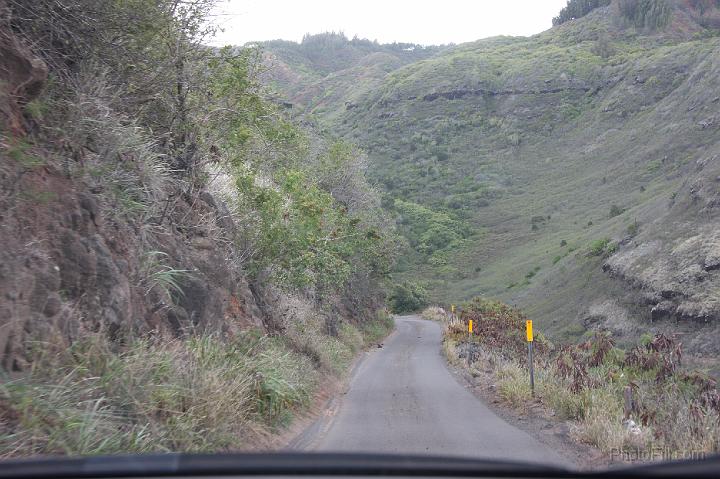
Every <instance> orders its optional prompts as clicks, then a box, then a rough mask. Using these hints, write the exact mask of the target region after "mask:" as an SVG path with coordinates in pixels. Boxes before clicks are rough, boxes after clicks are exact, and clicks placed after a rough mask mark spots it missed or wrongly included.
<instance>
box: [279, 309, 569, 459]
mask: <svg viewBox="0 0 720 479" xmlns="http://www.w3.org/2000/svg"><path fill="white" fill-rule="evenodd" d="M396 325H397V330H396V331H395V333H393V334H392V335H391V336H390V337H389V338H388V340H387V342H386V343H385V344H384V347H383V348H382V349H378V350H374V351H371V352H370V353H369V355H368V357H367V358H365V360H364V361H363V362H362V363H361V364H360V365H359V367H358V368H357V370H356V371H355V373H354V375H353V378H352V380H351V383H350V387H349V390H348V392H347V394H346V395H345V396H344V397H343V398H342V399H340V400H339V401H337V402H336V403H335V404H334V405H332V406H331V408H330V410H329V411H328V414H327V415H326V416H325V417H324V418H323V419H321V420H319V421H318V422H316V423H315V424H314V425H313V426H311V427H310V428H309V429H308V430H306V431H305V432H304V433H303V434H302V435H301V436H300V437H299V438H297V439H296V440H295V441H294V443H293V444H291V447H294V448H302V449H317V450H324V451H352V452H381V453H416V454H436V455H454V456H472V457H480V458H487V459H501V460H521V461H533V462H543V463H552V464H556V465H569V464H568V461H566V460H564V459H563V458H561V457H560V456H559V455H558V454H557V453H556V452H555V451H553V450H551V449H550V448H549V447H547V446H544V445H543V444H541V443H540V442H538V441H537V440H536V439H534V438H533V437H531V436H530V435H528V434H527V433H525V432H523V431H521V430H519V429H517V428H516V427H514V426H512V425H510V424H508V423H507V422H505V421H503V420H502V419H501V418H499V417H498V416H497V415H495V414H494V413H493V412H492V411H490V410H489V409H488V408H487V406H485V405H484V404H483V403H482V402H481V401H479V400H478V399H477V398H475V396H473V395H472V393H471V392H470V391H468V390H467V389H465V388H464V387H463V386H461V385H460V384H459V383H458V382H457V380H456V379H455V378H454V377H453V376H452V375H451V373H450V371H449V370H448V369H447V366H446V364H445V360H444V359H443V357H442V352H441V336H442V334H441V328H440V325H439V324H438V323H434V322H431V321H425V320H422V319H419V318H418V317H417V316H404V317H400V318H398V319H397V320H396Z"/></svg>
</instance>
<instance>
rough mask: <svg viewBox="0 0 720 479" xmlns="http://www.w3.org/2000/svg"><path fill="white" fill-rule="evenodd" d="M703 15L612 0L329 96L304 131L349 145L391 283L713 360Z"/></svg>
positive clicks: (713, 58)
mask: <svg viewBox="0 0 720 479" xmlns="http://www.w3.org/2000/svg"><path fill="white" fill-rule="evenodd" d="M600 3H603V2H600ZM717 15H718V11H717V8H716V6H715V4H714V3H712V2H710V3H708V2H704V3H703V2H699V3H698V2H633V1H615V2H612V3H611V4H610V5H608V6H604V7H602V6H601V7H600V8H596V9H593V10H591V11H588V12H586V14H585V15H584V16H582V18H577V19H575V20H569V21H565V22H561V24H560V25H558V26H556V27H554V28H552V29H550V30H548V31H546V32H544V33H541V34H539V35H536V36H533V37H530V38H507V37H499V38H491V39H486V40H480V41H478V42H474V43H469V44H463V45H459V46H457V47H454V48H452V49H450V50H448V51H444V52H442V53H440V54H438V55H436V56H434V57H432V58H428V59H424V60H421V61H418V62H415V63H412V64H409V65H407V66H404V67H402V68H399V69H397V70H394V71H392V72H390V73H389V74H388V75H387V76H386V77H385V78H384V79H383V80H382V85H381V86H380V87H376V88H373V89H372V90H371V91H367V92H366V93H363V94H362V96H361V98H357V97H356V98H354V99H353V101H352V104H353V107H352V108H351V109H348V108H346V107H344V106H343V105H344V100H343V98H338V99H337V100H334V101H333V102H332V103H331V104H329V105H328V107H327V110H328V113H326V114H325V115H319V121H320V122H321V124H323V125H324V126H326V127H328V128H331V129H333V130H334V131H337V132H339V133H341V134H343V135H344V136H346V137H347V138H350V139H352V140H353V141H356V142H358V143H359V144H360V145H361V146H362V147H364V148H365V150H366V151H367V153H368V155H369V157H370V160H371V163H372V165H373V168H372V170H371V171H372V175H373V178H374V179H375V180H376V181H377V182H378V183H379V184H381V185H383V186H384V189H385V191H386V192H387V194H388V196H389V198H388V199H387V200H386V204H387V205H388V206H389V207H390V209H392V210H393V211H395V213H396V215H397V217H398V224H399V226H400V227H401V229H402V230H403V231H404V232H405V234H406V236H407V238H408V241H409V243H410V246H411V249H410V250H409V251H408V253H407V254H406V255H405V257H404V258H403V261H401V264H400V270H399V271H398V273H397V274H396V277H398V278H400V279H413V278H420V279H422V280H424V281H425V282H426V284H427V286H428V288H429V290H430V291H431V292H432V294H433V297H434V298H435V299H436V300H438V301H444V300H462V299H466V298H469V297H471V296H473V295H477V294H483V295H489V296H494V297H500V298H502V299H505V300H507V301H511V302H514V303H516V304H518V305H521V306H522V307H523V308H526V309H527V311H529V313H530V314H531V315H532V316H533V317H535V318H536V319H538V320H539V324H540V328H541V330H543V331H546V332H549V333H551V334H553V335H554V336H555V337H558V338H570V337H574V336H578V335H580V334H582V333H583V332H584V331H585V330H586V329H588V328H593V327H606V328H610V329H612V330H613V331H614V332H615V333H617V334H618V335H619V336H620V337H626V338H630V337H634V336H636V335H637V334H639V333H640V332H644V331H648V330H653V329H662V328H670V329H674V330H680V331H687V332H691V333H692V334H690V335H689V336H687V338H686V346H689V348H690V350H691V351H693V352H697V353H703V354H708V355H712V354H715V353H717V348H716V346H714V345H713V344H712V343H711V342H709V341H706V339H704V338H707V337H708V334H709V333H712V332H715V331H716V328H717V320H718V318H719V317H720V303H718V300H719V299H720V297H718V291H719V287H720V271H718V269H717V266H716V264H715V263H716V262H717V254H718V249H717V248H718V243H717V240H718V237H717V234H718V233H717V231H718V229H717V218H718V216H717V214H718V213H717V211H718V210H717V201H718V188H719V187H720V183H719V182H718V180H717V177H718V173H720V160H719V157H718V154H717V152H718V147H719V146H720V143H719V142H720V131H719V128H720V119H719V118H718V112H719V109H720V103H718V102H719V101H720V100H719V99H718V98H717V95H716V94H715V93H714V92H717V91H718V86H719V85H718V82H720V76H718V73H720V72H718V61H719V60H718V59H719V58H720V41H719V40H718V38H717V37H715V36H714V35H715V30H714V28H715V25H716V19H717ZM293 98H295V99H297V101H306V102H307V103H309V104H310V103H312V102H314V101H317V98H313V99H311V100H304V99H302V97H301V96H296V97H293ZM651 321H652V322H651Z"/></svg>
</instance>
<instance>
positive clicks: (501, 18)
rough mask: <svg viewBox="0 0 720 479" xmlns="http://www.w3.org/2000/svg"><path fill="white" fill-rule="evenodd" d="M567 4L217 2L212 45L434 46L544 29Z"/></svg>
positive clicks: (525, 0) (551, 0)
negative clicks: (321, 38) (309, 41)
mask: <svg viewBox="0 0 720 479" xmlns="http://www.w3.org/2000/svg"><path fill="white" fill-rule="evenodd" d="M566 3H567V0H474V1H473V0H440V1H438V0H414V1H411V0H352V1H345V0H335V1H331V0H296V1H291V0H221V1H220V4H219V5H218V8H217V9H216V12H215V14H216V17H215V18H216V23H217V24H218V25H219V26H220V27H221V28H223V29H224V30H225V31H224V32H220V33H218V35H217V37H216V39H215V41H214V42H213V44H215V45H218V46H219V45H226V44H232V45H243V44H245V43H247V42H251V41H262V40H274V39H283V40H294V41H300V40H301V39H302V37H303V35H304V34H305V33H322V32H327V31H336V32H337V31H342V32H344V33H345V35H347V36H348V38H352V37H353V36H355V35H357V36H358V37H360V38H368V39H370V40H377V41H379V42H380V43H392V42H393V41H398V42H408V43H419V44H422V45H438V44H447V43H463V42H468V41H472V40H478V39H480V38H485V37H491V36H495V35H516V36H517V35H522V36H528V35H533V34H535V33H539V32H541V31H543V30H547V29H548V28H550V27H551V25H552V17H554V16H556V15H557V14H558V12H559V11H560V9H561V8H562V7H564V6H565V4H566Z"/></svg>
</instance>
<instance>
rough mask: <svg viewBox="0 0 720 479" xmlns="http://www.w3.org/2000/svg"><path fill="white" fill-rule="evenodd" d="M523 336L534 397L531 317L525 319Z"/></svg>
mask: <svg viewBox="0 0 720 479" xmlns="http://www.w3.org/2000/svg"><path fill="white" fill-rule="evenodd" d="M525 336H526V339H527V343H528V364H529V366H530V392H531V393H532V395H533V397H535V371H534V368H533V327H532V319H528V320H526V321H525Z"/></svg>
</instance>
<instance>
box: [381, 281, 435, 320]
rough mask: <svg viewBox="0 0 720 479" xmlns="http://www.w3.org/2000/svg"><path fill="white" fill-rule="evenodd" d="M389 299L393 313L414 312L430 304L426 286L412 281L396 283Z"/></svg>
mask: <svg viewBox="0 0 720 479" xmlns="http://www.w3.org/2000/svg"><path fill="white" fill-rule="evenodd" d="M389 301H390V309H391V310H392V312H393V313H412V312H415V311H418V310H420V309H422V308H424V307H425V306H427V305H428V297H427V292H426V291H425V288H423V287H422V286H421V285H419V284H417V283H414V282H410V281H406V282H403V283H400V284H396V285H395V286H394V287H393V289H392V293H390V297H389Z"/></svg>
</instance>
